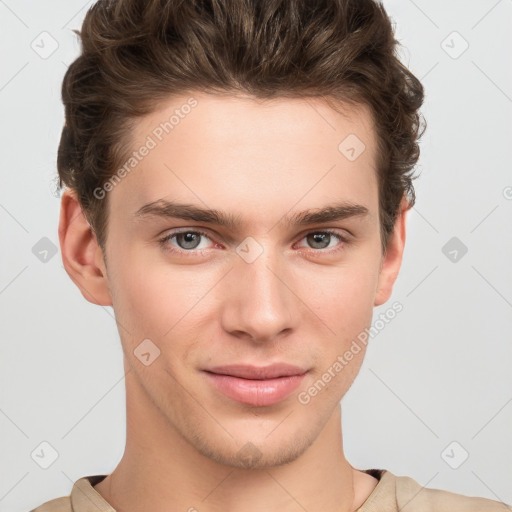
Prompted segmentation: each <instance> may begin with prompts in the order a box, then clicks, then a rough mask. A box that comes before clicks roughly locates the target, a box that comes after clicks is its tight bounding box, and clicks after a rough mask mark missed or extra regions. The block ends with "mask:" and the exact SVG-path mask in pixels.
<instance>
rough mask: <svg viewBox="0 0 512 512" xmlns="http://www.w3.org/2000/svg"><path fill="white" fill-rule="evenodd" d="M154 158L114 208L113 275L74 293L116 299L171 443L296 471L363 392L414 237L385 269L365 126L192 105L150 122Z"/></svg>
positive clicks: (258, 107)
mask: <svg viewBox="0 0 512 512" xmlns="http://www.w3.org/2000/svg"><path fill="white" fill-rule="evenodd" d="M190 97H193V98H194V100H195V103H194V104H193V102H191V101H190V100H189V98H190ZM187 102H188V104H189V105H192V104H193V107H191V108H184V105H186V104H187ZM177 110H178V112H180V113H181V115H178V116H175V119H174V122H175V123H174V125H173V127H172V130H170V129H169V128H168V127H167V128H168V131H169V133H166V131H165V130H162V125H161V123H162V122H165V121H166V120H169V118H171V116H172V115H173V114H174V113H175V112H176V111H177ZM176 119H179V121H176ZM158 127H160V129H158ZM351 134H352V135H351ZM349 135H350V136H351V137H352V138H349V139H347V141H350V142H351V144H348V146H349V147H348V148H347V147H346V146H347V142H345V143H344V144H342V145H341V149H340V143H342V141H344V139H345V138H346V137H348V136H349ZM354 136H355V137H357V139H356V138H354ZM148 137H149V138H148ZM150 139H151V141H153V142H151V141H150ZM354 141H355V142H354ZM361 143H362V144H364V149H363V146H362V144H361ZM143 145H146V147H150V149H149V150H148V151H144V150H142V151H139V152H138V154H139V156H141V154H142V153H145V155H144V156H142V157H141V158H140V160H138V161H137V164H136V166H134V167H133V169H132V170H130V171H129V172H126V173H125V176H124V177H122V179H121V180H119V181H118V182H117V183H116V184H115V185H113V186H112V187H111V189H109V191H108V192H107V193H108V201H109V214H108V215H109V226H108V237H107V244H106V259H107V265H108V266H107V267H104V266H103V258H102V256H103V255H102V254H101V250H100V249H99V248H97V252H96V255H97V256H98V257H97V259H96V262H97V264H98V267H100V268H101V269H102V273H103V275H102V276H100V273H99V272H98V273H97V275H95V276H94V279H95V281H94V283H93V282H92V280H90V281H89V282H87V281H86V278H84V277H83V276H81V275H80V276H77V275H76V274H75V276H74V278H75V282H77V284H79V286H80V285H82V286H81V288H82V289H84V288H87V287H88V286H89V289H95V290H96V292H95V293H96V295H95V297H96V299H91V295H89V296H88V299H89V300H91V301H94V302H96V303H100V301H99V300H98V298H97V297H100V296H102V297H105V299H104V300H103V302H101V303H108V301H110V300H111V303H112V305H113V308H114V311H115V315H116V319H117V321H118V323H119V324H120V325H121V326H122V328H120V330H119V331H120V336H121V342H122V345H123V349H124V354H125V365H126V367H127V368H129V369H130V370H131V372H132V376H133V379H131V380H132V381H133V382H136V383H137V384H136V385H137V386H139V387H140V389H141V390H143V393H139V394H138V396H139V398H140V397H141V396H142V397H144V400H147V403H151V404H152V406H154V407H156V408H157V409H158V410H159V414H161V416H162V418H163V419H164V422H165V424H166V425H167V426H169V429H170V430H172V431H173V432H175V433H177V434H178V435H179V436H181V437H182V438H183V439H185V440H186V441H188V442H189V443H190V444H191V445H192V446H194V447H195V448H197V450H198V451H199V452H200V453H202V454H204V455H207V456H208V457H210V458H212V459H214V460H216V461H218V462H222V463H225V464H229V465H232V466H239V467H242V466H243V467H247V457H246V455H247V453H245V452H247V450H249V451H250V450H253V451H254V452H256V453H257V457H252V459H253V461H252V465H253V466H261V467H264V466H268V465H275V464H282V463H285V462H290V461H292V460H294V459H295V458H297V457H298V456H299V455H300V454H301V453H303V452H304V451H305V450H306V449H307V448H308V447H309V446H310V445H311V444H312V443H313V442H314V441H315V439H316V438H317V437H318V436H319V434H320V432H321V431H322V429H323V428H324V426H325V425H326V423H327V421H328V420H329V418H331V416H332V414H333V411H334V410H335V408H336V407H337V406H338V404H339V402H340V400H341V398H342V397H343V395H344V394H345V393H346V391H347V390H348V389H349V387H350V385H351V384H352V382H353V380H354V378H355V376H356V375H357V373H358V371H359V368H360V366H361V363H362V360H363V356H364V353H365V345H363V344H359V351H357V352H356V351H355V350H353V349H352V351H351V347H354V345H353V341H354V340H356V339H357V336H358V334H360V333H361V332H362V331H364V330H365V328H367V327H369V326H370V324H371V320H372V311H373V307H374V306H375V305H379V304H381V303H383V302H385V301H386V300H387V299H388V298H389V295H390V293H391V288H392V284H393V281H394V279H395V278H396V274H397V272H398V267H399V265H400V258H401V254H402V245H401V244H403V225H401V226H399V228H397V230H398V235H401V236H395V237H392V238H391V242H390V250H389V252H388V253H387V255H386V256H384V255H383V254H382V253H381V240H380V235H379V232H380V230H379V212H378V188H377V180H376V170H375V167H374V163H375V151H376V140H375V135H374V128H373V125H372V120H371V117H370V114H369V111H368V110H366V109H365V108H363V107H360V108H358V109H357V110H354V109H350V110H349V109H348V108H346V109H345V114H340V113H338V112H336V111H335V110H333V109H331V108H330V107H329V106H328V105H327V104H325V103H324V102H323V101H321V100H320V99H308V100H301V99H278V100H272V101H267V102H261V101H260V102H258V101H255V100H253V99H250V98H248V97H241V96H237V97H235V96H231V97H220V96H214V95H208V94H204V93H197V94H195V93H194V94H190V95H184V96H180V97H175V98H173V99H171V100H169V101H168V102H167V103H165V104H163V105H162V106H161V108H159V109H158V110H157V111H155V112H153V113H152V114H150V115H148V116H147V117H145V118H143V119H141V120H139V122H138V124H137V127H136V130H135V132H134V133H133V148H134V151H138V150H139V148H141V146H143ZM350 147H354V149H355V151H351V150H350ZM361 151H362V152H361ZM359 153H360V154H359ZM354 156H356V158H354ZM132 164H133V162H132ZM308 214H309V215H308ZM311 214H318V215H316V216H315V215H311ZM320 214H321V215H320ZM401 220H402V218H401V217H400V216H399V220H398V221H397V222H398V223H400V222H401ZM397 225H398V224H397ZM393 244H394V245H393ZM63 252H64V251H63ZM72 277H73V276H72ZM91 279H92V278H91ZM101 287H103V288H102V290H103V292H100V290H99V288H101ZM102 293H103V295H102ZM93 295H94V294H93ZM107 297H108V298H107ZM144 340H145V341H144ZM347 351H351V352H352V357H351V358H350V361H348V362H347V363H346V364H343V365H342V366H343V368H342V369H341V370H340V369H339V368H340V367H339V365H338V366H337V365H336V362H337V361H338V363H339V362H340V359H339V357H340V356H343V354H345V353H346V352H347ZM345 361H346V358H345ZM227 367H230V368H227ZM326 374H329V375H330V378H329V377H328V376H327V377H326ZM319 381H320V383H319ZM132 385H135V384H132ZM313 388H316V392H315V391H312V389H313ZM127 400H128V401H130V393H129V392H127ZM137 407H141V404H140V403H135V402H133V403H131V404H129V408H130V410H136V409H137ZM283 418H285V419H284V420H283ZM249 455H250V454H249ZM253 455H254V454H253Z"/></svg>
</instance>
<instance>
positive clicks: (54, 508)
mask: <svg viewBox="0 0 512 512" xmlns="http://www.w3.org/2000/svg"><path fill="white" fill-rule="evenodd" d="M106 476H107V475H90V476H84V477H82V478H79V479H78V480H77V481H76V482H75V483H74V484H73V488H72V490H71V494H70V495H69V496H62V497H60V498H55V499H53V500H50V501H47V502H45V503H43V504H42V505H39V506H38V507H37V508H34V509H32V510H31V511H30V512H83V511H85V510H92V509H91V506H93V507H94V510H97V511H98V512H99V511H100V510H101V511H102V512H115V510H114V509H113V508H112V507H111V506H110V505H109V504H108V503H107V502H106V501H105V500H104V499H103V497H102V496H101V495H100V494H99V493H98V492H97V491H96V490H95V489H94V485H96V484H97V483H98V482H101V480H103V479H104V478H105V477H106Z"/></svg>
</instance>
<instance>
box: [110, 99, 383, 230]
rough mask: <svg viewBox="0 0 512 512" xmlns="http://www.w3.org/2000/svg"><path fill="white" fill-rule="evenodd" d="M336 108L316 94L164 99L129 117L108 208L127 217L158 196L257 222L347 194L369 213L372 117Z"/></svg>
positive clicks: (373, 141) (371, 199) (372, 180)
mask: <svg viewBox="0 0 512 512" xmlns="http://www.w3.org/2000/svg"><path fill="white" fill-rule="evenodd" d="M341 108H342V111H341V112H338V111H336V110H333V109H332V108H331V106H330V105H328V104H327V103H326V101H325V100H324V99H323V98H307V99H304V98H301V99H299V98H297V99H296V98H293V99H291V98H276V99H272V100H258V99H255V98H253V97H250V96H243V95H237V96H233V95H232V96H224V95H222V96H220V95H213V94H206V93H200V92H191V93H190V94H184V95H180V96H176V97H172V98H169V99H168V100H167V101H165V102H162V103H161V104H160V105H159V107H158V108H157V109H156V110H154V111H153V112H152V113H151V114H148V115H147V116H145V117H143V118H141V119H139V120H137V123H136V124H135V127H134V130H133V131H132V133H131V138H132V143H131V147H132V149H133V151H134V155H135V156H133V157H132V159H131V160H132V161H131V162H130V165H125V168H126V170H127V172H125V173H124V175H125V177H124V178H123V179H122V180H121V181H120V182H119V183H118V184H117V185H116V187H115V188H114V190H112V192H111V203H112V211H113V212H116V211H119V212H120V213H123V214H124V215H130V214H133V213H134V212H135V211H136V210H138V209H139V208H140V207H141V206H142V205H143V204H145V203H147V202H150V201H155V200H157V199H160V198H167V199H169V200H174V201H180V202H185V203H186V202H188V203H192V204H200V205H202V206H207V207H210V208H216V209H219V210H226V209H229V210H230V211H232V212H233V213H234V214H240V213H242V212H258V213H259V218H260V219H261V220H262V221H265V222H267V221H268V222H272V219H271V217H272V215H273V213H275V212H276V211H277V210H279V211H280V210H283V212H284V211H290V209H292V208H293V207H294V205H295V204H296V205H297V209H300V210H303V209H306V208H314V207H317V206H321V205H323V204H325V203H328V202H333V201H338V200H347V201H351V202H354V203H355V202H357V203H359V204H365V203H366V204H365V205H366V206H367V207H368V209H369V210H372V208H374V206H375V204H376V191H377V184H376V170H375V154H376V139H375V131H374V128H373V123H372V118H371V114H370V111H369V109H368V108H367V107H365V106H362V105H361V106H358V107H357V108H354V107H349V106H347V105H341ZM144 148H146V149H144ZM148 148H149V149H148ZM142 153H143V154H142ZM135 160H136V161H135ZM125 164H126V162H125ZM299 203H300V204H299ZM299 207H300V208H299Z"/></svg>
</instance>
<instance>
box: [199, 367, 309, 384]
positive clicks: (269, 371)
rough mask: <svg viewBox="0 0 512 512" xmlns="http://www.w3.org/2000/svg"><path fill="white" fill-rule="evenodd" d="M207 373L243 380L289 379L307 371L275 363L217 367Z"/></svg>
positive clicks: (209, 369)
mask: <svg viewBox="0 0 512 512" xmlns="http://www.w3.org/2000/svg"><path fill="white" fill-rule="evenodd" d="M206 371H208V372H210V373H217V374H219V375H230V376H232V377H240V378H242V379H256V380H264V379H275V378H277V377H289V376H291V375H302V374H304V373H306V371H307V370H304V369H302V368H300V367H299V366H294V365H291V364H286V363H274V364H271V365H268V366H252V365H247V364H233V365H226V366H215V367H213V368H208V369H207V370H206Z"/></svg>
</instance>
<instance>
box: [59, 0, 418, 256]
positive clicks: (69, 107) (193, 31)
mask: <svg viewBox="0 0 512 512" xmlns="http://www.w3.org/2000/svg"><path fill="white" fill-rule="evenodd" d="M74 32H75V33H76V34H77V35H79V36H80V38H81V42H82V51H81V54H80V55H79V57H78V58H77V59H76V60H75V61H73V63H72V64H71V65H70V66H69V68H68V70H67V72H66V74H65V76H64V80H63V84H62V100H63V103H64V106H65V125H64V127H63V130H62V136H61V140H60V144H59V149H58V158H57V167H58V173H59V187H62V186H63V183H64V184H65V185H66V186H67V187H69V188H71V189H72V190H74V191H75V192H76V194H77V197H78V200H79V202H80V204H81V206H82V210H83V212H84V215H85V216H86V218H87V220H88V222H89V224H90V225H91V227H92V229H93V230H94V232H95V233H96V237H97V240H98V243H99V245H100V246H101V247H102V248H103V249H104V248H105V243H106V238H107V217H108V196H107V197H105V198H104V199H98V198H97V197H96V195H95V194H94V190H95V189H97V188H98V187H102V186H103V184H104V183H105V182H106V181H107V180H108V179H109V178H111V177H112V176H113V175H114V173H115V172H116V169H118V167H120V166H121V165H122V164H123V162H125V161H126V158H127V155H129V153H130V151H133V148H130V142H131V139H130V128H131V127H133V122H134V121H135V120H136V119H137V118H138V117H141V116H143V115H146V114H148V113H150V112H152V111H153V110H154V109H155V108H156V107H157V106H158V104H159V103H160V102H162V101H165V100H167V99H169V97H170V96H173V95H179V94H184V93H186V92H189V91H194V90H195V91H202V92H211V93H214V94H229V93H231V94H236V93H243V94H250V95H252V96H254V97H256V98H262V99H271V98H279V97H283V98H286V97H289V98H292V97H299V98H302V97H304V98H306V97H320V96H324V97H326V98H327V99H333V100H335V101H336V102H338V103H340V104H343V103H346V104H352V105H358V104H364V105H367V106H369V107H370V110H371V113H372V118H373V121H374V125H375V127H376V135H377V140H378V156H377V162H376V168H377V177H378V183H379V216H380V223H381V241H382V248H383V250H384V251H385V250H386V247H387V242H388V238H389V235H390V233H391V232H392V229H393V225H394V221H395V218H396V214H397V212H398V210H399V206H400V202H401V200H402V199H403V198H404V196H405V197H406V198H407V200H408V202H409V207H412V206H413V205H414V202H415V193H414V187H413V184H412V180H413V179H414V178H416V176H413V175H412V172H411V171H412V170H413V168H414V166H415V164H416V162H417V160H418V157H419V152H420V151H419V145H418V140H419V138H420V137H421V135H422V134H423V131H424V128H425V126H426V124H425V123H424V122H423V123H422V121H424V119H423V116H421V114H420V113H419V111H418V110H419V108H420V106H421V105H422V103H423V97H424V93H423V87H422V85H421V83H420V81H419V80H418V79H417V78H416V77H415V76H414V75H413V74H412V73H411V72H410V71H409V70H408V69H407V68H406V67H405V66H404V65H403V64H402V63H401V62H400V60H399V58H398V54H397V50H398V46H399V43H398V41H397V40H396V39H395V37H394V30H393V27H392V24H391V21H390V19H389V17H388V15H387V14H386V11H385V9H384V7H383V6H382V4H380V3H378V2H377V1H374V0H99V1H98V2H96V3H95V4H94V5H93V6H92V7H91V8H90V9H89V10H88V12H87V14H86V16H85V19H84V21H83V25H82V28H81V31H76V30H75V31H74ZM422 125H423V129H421V126H422ZM340 142H341V141H340Z"/></svg>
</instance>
